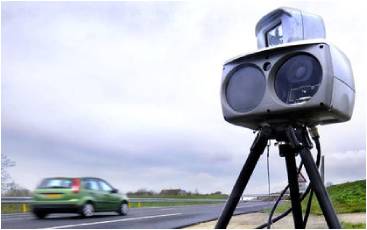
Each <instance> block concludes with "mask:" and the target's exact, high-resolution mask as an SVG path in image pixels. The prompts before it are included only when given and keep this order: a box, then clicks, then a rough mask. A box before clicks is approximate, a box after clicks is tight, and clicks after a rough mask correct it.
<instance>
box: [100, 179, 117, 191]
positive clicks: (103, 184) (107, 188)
mask: <svg viewBox="0 0 367 230" xmlns="http://www.w3.org/2000/svg"><path fill="white" fill-rule="evenodd" d="M98 182H99V185H100V186H101V190H102V191H104V192H111V191H112V189H113V188H112V187H111V186H110V185H109V184H107V183H106V182H104V181H102V180H100V181H98Z"/></svg>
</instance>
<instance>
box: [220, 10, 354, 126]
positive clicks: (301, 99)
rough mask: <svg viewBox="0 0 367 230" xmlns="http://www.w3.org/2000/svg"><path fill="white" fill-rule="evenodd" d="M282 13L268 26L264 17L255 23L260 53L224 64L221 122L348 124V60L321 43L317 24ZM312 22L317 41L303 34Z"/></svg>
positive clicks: (350, 105)
mask: <svg viewBox="0 0 367 230" xmlns="http://www.w3.org/2000/svg"><path fill="white" fill-rule="evenodd" d="M286 10H288V8H286ZM274 12H278V13H274ZM284 12H285V10H283V9H278V10H276V11H273V13H270V16H271V17H270V19H271V20H270V19H269V15H266V16H265V19H264V18H263V19H261V20H260V22H259V23H258V25H257V27H256V32H257V35H258V36H260V37H261V38H259V37H258V40H260V43H261V44H260V45H261V46H264V47H265V48H264V49H261V50H259V51H256V52H253V53H249V54H247V55H244V56H240V57H237V58H234V59H232V60H230V61H228V62H226V63H225V64H224V67H223V75H222V85H221V102H222V110H223V115H224V118H225V120H227V121H228V122H230V123H233V124H235V125H239V126H243V127H247V128H250V129H259V128H261V127H262V126H264V125H271V126H274V125H282V124H294V123H302V124H305V125H318V124H329V123H337V122H344V121H347V120H349V119H350V118H351V116H352V112H353V107H354V94H355V87H354V80H353V74H352V68H351V65H350V62H349V60H348V58H347V57H346V56H345V55H344V54H343V52H341V51H340V50H339V49H338V48H336V47H335V46H334V45H332V44H330V43H329V42H327V41H326V40H324V39H323V37H324V35H325V31H324V30H323V28H324V26H323V22H322V19H321V18H319V17H317V16H312V15H310V14H295V16H294V15H292V14H289V13H287V14H285V16H284ZM294 12H296V11H295V10H294ZM302 15H303V16H302ZM304 15H308V16H304ZM293 16H294V18H293ZM299 17H301V20H300V19H299ZM307 19H309V20H310V22H307ZM302 21H303V24H300V23H299V22H302ZM315 21H316V22H319V23H321V24H322V25H321V26H320V25H319V29H320V31H323V32H322V33H319V34H318V35H319V36H320V38H321V39H318V40H315V39H314V38H315V36H316V35H315V34H313V35H312V36H311V35H310V34H311V32H306V33H305V31H307V30H308V29H310V28H307V26H306V27H305V25H313V24H315V25H316V24H318V23H315ZM298 27H301V28H298ZM296 31H299V32H296ZM300 31H303V32H300ZM289 32H291V33H292V35H291V36H290V35H289V34H288V33H289ZM301 34H303V35H302V36H303V37H302V36H301V37H300V35H301ZM307 34H308V35H307ZM298 35H299V36H298ZM258 44H259V43H258Z"/></svg>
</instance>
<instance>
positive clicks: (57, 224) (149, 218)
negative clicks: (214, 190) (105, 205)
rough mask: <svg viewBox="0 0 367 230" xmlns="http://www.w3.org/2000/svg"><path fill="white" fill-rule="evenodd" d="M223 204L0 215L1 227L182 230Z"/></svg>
mask: <svg viewBox="0 0 367 230" xmlns="http://www.w3.org/2000/svg"><path fill="white" fill-rule="evenodd" d="M272 204H273V203H272V202H263V201H251V202H242V203H240V204H239V205H238V207H237V209H236V211H235V214H242V213H250V212H256V211H260V210H263V209H264V208H268V207H271V205H272ZM223 205H224V204H219V205H218V204H215V205H190V206H171V207H155V208H153V207H152V208H148V207H146V208H132V209H130V210H129V213H128V215H127V216H118V215H116V214H115V213H96V215H95V216H94V217H91V218H81V217H79V216H78V215H76V214H51V215H49V216H48V217H47V218H46V219H43V220H38V219H35V218H34V217H33V216H32V215H31V214H28V213H24V214H2V215H1V228H2V229H4V228H7V229H9V228H56V229H58V228H182V227H185V226H189V225H192V224H195V223H200V222H203V221H208V220H213V219H216V218H218V216H219V214H220V212H221V210H222V208H223Z"/></svg>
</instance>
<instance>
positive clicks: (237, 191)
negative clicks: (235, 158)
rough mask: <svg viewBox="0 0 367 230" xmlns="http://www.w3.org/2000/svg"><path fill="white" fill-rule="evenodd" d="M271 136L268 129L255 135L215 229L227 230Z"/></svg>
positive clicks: (265, 128) (263, 129)
mask: <svg viewBox="0 0 367 230" xmlns="http://www.w3.org/2000/svg"><path fill="white" fill-rule="evenodd" d="M270 134H271V129H270V128H268V127H264V128H262V129H261V130H260V132H259V133H258V134H257V136H256V139H255V140H254V142H253V144H252V146H251V149H250V154H249V156H248V157H247V160H246V162H245V165H244V166H243V168H242V170H241V172H240V175H239V176H238V178H237V181H236V183H235V185H234V186H233V189H232V192H231V195H230V196H229V198H228V200H227V202H226V204H225V206H224V209H223V210H222V214H221V215H220V217H219V219H218V222H217V224H216V225H215V228H216V229H222V228H227V225H228V223H229V221H230V220H231V217H232V215H233V212H234V210H235V209H236V206H237V204H238V202H239V200H240V198H241V195H242V193H243V191H244V190H245V188H246V185H247V183H248V181H249V179H250V177H251V175H252V172H253V171H254V169H255V166H256V164H257V162H258V160H259V158H260V156H261V154H262V153H263V152H264V149H265V147H266V145H267V143H268V140H269V137H270Z"/></svg>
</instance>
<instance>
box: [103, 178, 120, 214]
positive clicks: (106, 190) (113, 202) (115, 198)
mask: <svg viewBox="0 0 367 230" xmlns="http://www.w3.org/2000/svg"><path fill="white" fill-rule="evenodd" d="M98 183H99V187H100V189H101V192H102V193H103V203H104V205H103V206H104V207H105V210H110V211H114V210H117V209H118V207H119V204H120V196H119V194H117V193H113V191H114V190H115V189H114V188H113V187H112V186H111V185H109V184H108V183H107V182H106V181H104V180H98Z"/></svg>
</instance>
